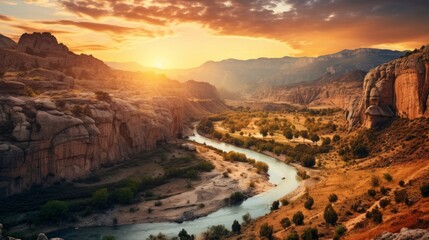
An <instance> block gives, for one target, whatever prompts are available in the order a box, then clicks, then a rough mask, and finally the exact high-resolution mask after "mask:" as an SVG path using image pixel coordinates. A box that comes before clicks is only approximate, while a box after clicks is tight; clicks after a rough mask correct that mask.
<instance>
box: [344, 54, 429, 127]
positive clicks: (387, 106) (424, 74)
mask: <svg viewBox="0 0 429 240" xmlns="http://www.w3.org/2000/svg"><path fill="white" fill-rule="evenodd" d="M428 95H429V46H426V47H424V48H421V49H420V50H419V51H417V52H414V53H412V54H410V55H409V56H407V57H403V58H398V59H396V60H393V61H391V62H388V63H385V64H383V65H380V66H378V67H376V68H374V69H371V70H370V71H369V72H368V74H367V75H366V76H365V80H364V85H363V92H362V100H361V101H360V102H359V104H358V105H357V106H356V107H355V108H354V109H353V110H352V112H351V113H350V114H349V116H348V118H349V121H350V124H351V126H352V127H355V126H358V125H360V124H364V125H365V126H367V127H370V128H371V127H376V126H380V125H382V124H384V123H385V122H386V121H388V120H389V119H391V117H393V116H394V115H396V116H398V117H403V118H409V119H414V118H419V117H429V98H428Z"/></svg>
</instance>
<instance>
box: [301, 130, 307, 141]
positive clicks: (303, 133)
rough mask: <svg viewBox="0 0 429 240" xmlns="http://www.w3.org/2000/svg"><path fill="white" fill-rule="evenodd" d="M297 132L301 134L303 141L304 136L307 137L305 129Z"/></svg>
mask: <svg viewBox="0 0 429 240" xmlns="http://www.w3.org/2000/svg"><path fill="white" fill-rule="evenodd" d="M299 134H300V135H301V137H302V141H303V142H304V140H305V139H306V138H308V131H307V130H302V131H301V132H300V133H299Z"/></svg>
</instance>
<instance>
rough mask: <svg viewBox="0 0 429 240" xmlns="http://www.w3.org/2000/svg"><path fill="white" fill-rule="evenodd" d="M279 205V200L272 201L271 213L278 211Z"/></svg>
mask: <svg viewBox="0 0 429 240" xmlns="http://www.w3.org/2000/svg"><path fill="white" fill-rule="evenodd" d="M279 205H280V202H279V200H276V201H274V202H273V204H272V205H271V211H274V210H277V209H279Z"/></svg>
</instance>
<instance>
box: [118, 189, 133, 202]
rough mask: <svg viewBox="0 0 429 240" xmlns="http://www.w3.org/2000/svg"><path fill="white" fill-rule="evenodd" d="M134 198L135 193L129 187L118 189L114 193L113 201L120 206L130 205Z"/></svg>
mask: <svg viewBox="0 0 429 240" xmlns="http://www.w3.org/2000/svg"><path fill="white" fill-rule="evenodd" d="M133 198H134V192H133V191H132V190H131V189H130V188H128V187H123V188H117V189H115V191H114V192H113V199H114V200H115V201H116V202H117V203H120V204H129V203H131V200H133Z"/></svg>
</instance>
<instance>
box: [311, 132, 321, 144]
mask: <svg viewBox="0 0 429 240" xmlns="http://www.w3.org/2000/svg"><path fill="white" fill-rule="evenodd" d="M319 140H320V137H319V135H317V134H315V133H313V134H312V135H311V141H312V142H313V143H316V142H318V141H319Z"/></svg>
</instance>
